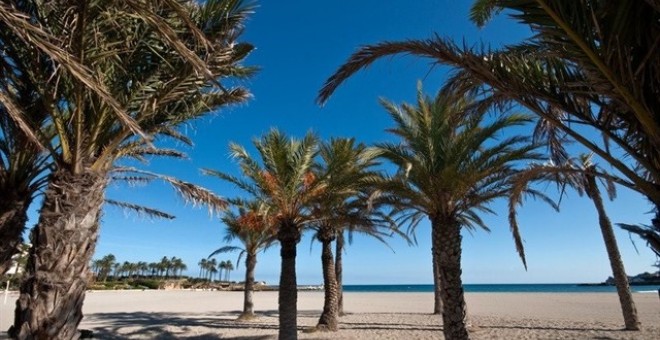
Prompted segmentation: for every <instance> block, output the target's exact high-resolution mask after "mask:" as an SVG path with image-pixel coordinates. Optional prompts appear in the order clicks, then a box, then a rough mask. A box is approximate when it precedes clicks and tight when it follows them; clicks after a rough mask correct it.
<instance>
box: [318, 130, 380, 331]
mask: <svg viewBox="0 0 660 340" xmlns="http://www.w3.org/2000/svg"><path fill="white" fill-rule="evenodd" d="M319 155H320V158H321V162H320V163H319V164H318V165H317V170H316V172H317V177H318V178H324V179H325V182H326V183H325V185H326V186H327V187H328V189H329V190H326V191H325V193H324V194H322V195H320V196H319V197H318V199H317V200H316V201H315V202H313V205H312V214H313V215H314V216H315V217H316V219H317V222H315V223H314V224H313V225H312V226H313V229H314V230H315V231H316V239H317V240H318V241H319V242H321V245H322V251H321V264H322V269H323V286H324V293H325V295H324V304H323V312H322V313H321V316H320V318H319V321H318V324H317V326H316V329H318V330H329V331H336V330H337V328H338V323H339V320H338V317H339V294H340V289H339V284H338V282H337V276H336V268H335V259H334V255H333V253H332V247H331V246H332V242H333V241H334V240H335V239H336V238H337V234H338V233H342V232H343V229H344V228H345V227H348V226H352V227H358V226H359V228H362V229H363V230H366V229H371V230H373V231H374V232H373V233H371V235H374V236H376V235H378V236H382V235H379V234H378V230H377V229H378V228H379V227H381V226H382V223H381V222H383V221H382V219H380V218H379V217H380V215H379V213H380V212H379V211H378V209H377V208H373V207H371V208H370V207H367V206H366V204H364V202H366V199H365V197H366V196H367V195H368V194H366V193H368V191H369V189H373V184H374V183H375V182H378V181H379V180H380V178H381V176H380V174H379V173H378V172H376V171H375V170H373V167H374V166H375V165H376V164H377V163H376V161H375V155H374V154H373V153H372V152H370V150H369V149H368V148H367V147H366V145H364V144H361V143H360V144H356V142H355V140H354V139H352V138H338V139H334V138H333V139H331V140H330V141H329V142H325V143H322V144H321V147H320V151H319ZM389 227H390V228H391V226H389Z"/></svg>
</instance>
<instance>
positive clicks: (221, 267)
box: [218, 261, 227, 281]
mask: <svg viewBox="0 0 660 340" xmlns="http://www.w3.org/2000/svg"><path fill="white" fill-rule="evenodd" d="M218 269H219V271H220V273H219V274H218V280H220V281H222V279H223V278H224V276H222V271H223V270H225V269H227V262H226V261H220V263H219V264H218Z"/></svg>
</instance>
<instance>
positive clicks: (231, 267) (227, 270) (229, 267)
mask: <svg viewBox="0 0 660 340" xmlns="http://www.w3.org/2000/svg"><path fill="white" fill-rule="evenodd" d="M232 270H234V264H233V263H231V260H227V263H226V264H225V281H227V282H230V281H229V276H230V274H231V271H232Z"/></svg>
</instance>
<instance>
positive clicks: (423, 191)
mask: <svg viewBox="0 0 660 340" xmlns="http://www.w3.org/2000/svg"><path fill="white" fill-rule="evenodd" d="M471 100H472V99H471V98H470V97H468V96H464V95H458V94H455V95H452V94H448V93H440V94H439V95H438V96H437V97H436V98H435V99H431V98H429V97H427V96H425V95H424V94H423V93H422V90H421V86H420V88H419V90H418V97H417V105H416V106H413V105H410V104H403V105H401V106H397V105H395V104H393V103H390V102H387V101H384V100H383V101H382V104H383V106H384V107H385V109H386V110H387V111H388V113H389V115H390V116H391V117H392V119H393V120H394V122H395V126H394V127H393V128H391V129H389V130H388V131H390V132H392V133H393V134H394V135H396V136H397V137H399V138H400V140H401V141H400V142H399V143H383V144H378V145H377V146H376V148H377V149H378V150H380V152H381V153H382V157H384V158H385V159H387V160H389V161H390V162H392V163H394V164H395V165H397V166H398V168H399V172H398V173H397V175H396V176H395V177H393V178H391V180H390V181H387V182H384V183H382V185H381V190H383V192H384V194H385V195H388V198H387V199H389V201H390V202H391V203H392V205H393V206H394V207H395V209H396V210H397V211H398V212H399V213H400V214H401V216H402V217H401V218H402V219H403V220H408V221H413V222H412V224H411V226H412V228H414V227H415V226H416V224H417V223H416V221H419V220H420V219H421V218H423V217H426V218H428V219H429V220H430V221H431V230H432V250H433V254H434V257H433V260H434V263H435V262H437V266H438V270H439V273H440V283H441V297H442V302H443V305H444V309H443V314H442V319H443V331H444V335H445V338H447V339H467V338H468V332H467V329H466V307H465V299H464V296H463V284H462V280H461V253H462V250H461V238H462V237H461V229H463V228H468V229H474V228H476V227H481V228H483V229H486V230H488V228H487V226H486V225H485V224H484V222H483V221H482V220H481V218H480V216H479V213H492V211H491V210H490V209H489V207H488V204H489V203H491V202H492V201H493V200H495V199H497V198H501V197H507V196H508V195H509V192H510V190H511V189H512V180H511V177H512V176H513V175H516V174H517V173H519V170H517V169H516V166H517V165H518V164H519V163H521V162H525V161H527V160H534V159H539V158H540V155H538V154H536V153H535V152H534V150H535V148H536V146H534V145H532V144H530V143H529V142H528V139H527V138H524V137H519V136H513V137H508V138H502V139H501V140H496V139H497V138H498V137H501V135H502V133H503V130H505V129H507V128H510V127H514V126H520V125H523V124H525V123H527V122H529V121H530V119H529V117H527V116H523V115H518V114H510V115H507V116H501V117H497V118H496V119H494V120H492V121H491V120H488V122H486V121H485V119H484V116H485V114H484V113H482V112H467V111H466V109H467V108H468V107H469V104H470V102H471ZM513 235H514V238H515V239H516V246H517V248H518V250H519V253H520V256H521V258H522V260H523V263H526V262H525V259H524V253H523V249H522V242H521V240H520V235H519V233H518V230H517V229H514V230H513ZM434 265H435V264H434ZM525 265H526V264H525Z"/></svg>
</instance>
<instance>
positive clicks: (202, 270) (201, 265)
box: [197, 259, 207, 278]
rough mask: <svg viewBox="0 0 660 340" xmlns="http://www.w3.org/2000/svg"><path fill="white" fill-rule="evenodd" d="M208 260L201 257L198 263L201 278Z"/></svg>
mask: <svg viewBox="0 0 660 340" xmlns="http://www.w3.org/2000/svg"><path fill="white" fill-rule="evenodd" d="M206 261H207V260H206V259H201V260H200V261H199V262H198V263H197V265H198V266H199V277H200V278H201V277H202V275H204V270H206V266H207V262H206Z"/></svg>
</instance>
